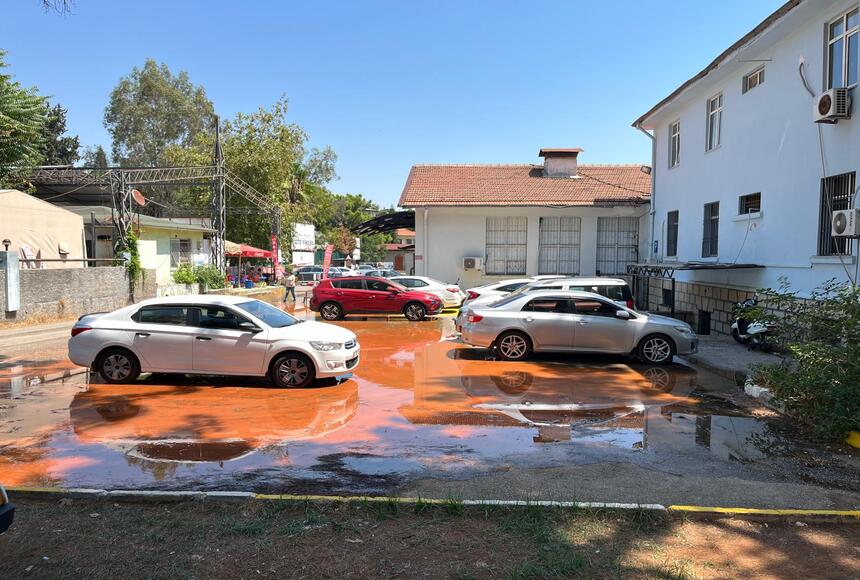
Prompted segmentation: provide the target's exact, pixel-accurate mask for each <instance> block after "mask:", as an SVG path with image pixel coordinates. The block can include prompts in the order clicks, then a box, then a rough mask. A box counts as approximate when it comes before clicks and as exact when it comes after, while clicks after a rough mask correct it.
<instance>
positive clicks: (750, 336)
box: [732, 296, 776, 350]
mask: <svg viewBox="0 0 860 580" xmlns="http://www.w3.org/2000/svg"><path fill="white" fill-rule="evenodd" d="M757 305H758V296H753V297H752V298H747V299H746V300H744V301H742V302H738V303H736V304H735V313H736V316H735V321H734V322H733V323H732V338H734V339H735V340H736V341H738V342H739V343H741V344H747V345H750V346H751V347H753V348H758V349H760V350H767V349H769V347H770V341H769V340H768V338H769V336H770V335H771V334H772V333H773V331H774V330H775V329H776V325H775V324H773V323H770V322H766V321H763V320H750V319H749V318H747V317H744V311H747V310H749V309H751V308H754V307H755V306H757Z"/></svg>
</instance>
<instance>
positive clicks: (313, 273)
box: [293, 266, 323, 283]
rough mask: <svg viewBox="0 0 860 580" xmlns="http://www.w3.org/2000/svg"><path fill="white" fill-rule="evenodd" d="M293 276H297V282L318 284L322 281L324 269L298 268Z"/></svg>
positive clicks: (316, 267)
mask: <svg viewBox="0 0 860 580" xmlns="http://www.w3.org/2000/svg"><path fill="white" fill-rule="evenodd" d="M293 274H295V276H296V280H298V281H299V282H303V283H308V282H316V281H317V280H322V274H323V269H322V266H302V267H301V268H296V269H295V271H294V272H293Z"/></svg>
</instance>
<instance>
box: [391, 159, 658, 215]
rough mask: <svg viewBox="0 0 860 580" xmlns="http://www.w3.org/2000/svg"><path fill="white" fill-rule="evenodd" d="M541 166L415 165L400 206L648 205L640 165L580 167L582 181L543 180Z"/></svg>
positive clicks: (647, 190)
mask: <svg viewBox="0 0 860 580" xmlns="http://www.w3.org/2000/svg"><path fill="white" fill-rule="evenodd" d="M542 170H543V167H542V166H540V165H414V166H412V170H411V171H410V172H409V178H408V179H407V180H406V185H405V186H404V188H403V193H402V194H401V195H400V203H399V205H400V206H402V207H416V206H428V205H454V206H469V205H471V206H487V205H497V206H498V205H518V206H532V205H536V206H591V205H626V204H638V203H645V202H646V201H647V200H648V198H649V197H650V194H651V176H650V175H647V174H646V173H644V172H643V171H642V170H641V166H640V165H579V167H578V169H577V177H543V175H542Z"/></svg>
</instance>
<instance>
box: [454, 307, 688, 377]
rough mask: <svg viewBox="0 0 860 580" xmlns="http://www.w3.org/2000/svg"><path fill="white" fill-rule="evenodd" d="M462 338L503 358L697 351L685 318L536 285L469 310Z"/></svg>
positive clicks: (645, 357) (660, 355)
mask: <svg viewBox="0 0 860 580" xmlns="http://www.w3.org/2000/svg"><path fill="white" fill-rule="evenodd" d="M462 340H463V342H465V343H466V344H471V345H473V346H481V347H492V348H493V349H495V351H496V352H497V353H498V355H499V356H500V357H501V358H502V359H505V360H523V359H525V358H527V357H528V356H529V355H530V354H531V353H532V352H548V351H559V352H601V353H610V354H634V355H635V356H637V357H638V358H639V359H641V360H642V361H644V362H646V363H651V364H665V363H669V362H671V361H672V357H673V356H674V355H675V354H689V353H693V352H696V350H697V349H698V346H699V339H698V337H696V335H695V334H694V333H693V329H692V328H691V327H690V325H689V324H687V323H685V322H682V321H680V320H675V319H674V318H668V317H665V316H658V315H654V314H643V313H638V312H634V311H633V310H631V309H629V308H625V307H623V306H619V305H618V304H616V303H615V302H613V301H612V300H609V299H608V298H605V297H604V296H601V295H599V294H595V293H593V292H573V291H564V290H538V291H535V292H525V293H523V294H518V295H512V296H509V297H507V298H505V299H503V300H500V301H498V302H496V303H493V304H491V305H487V306H482V307H478V308H475V309H473V310H471V311H470V313H469V315H468V318H467V320H466V322H465V324H463V326H462Z"/></svg>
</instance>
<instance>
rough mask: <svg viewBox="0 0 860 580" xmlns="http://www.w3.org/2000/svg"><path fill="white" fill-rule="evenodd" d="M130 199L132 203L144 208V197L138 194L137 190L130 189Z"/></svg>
mask: <svg viewBox="0 0 860 580" xmlns="http://www.w3.org/2000/svg"><path fill="white" fill-rule="evenodd" d="M131 198H132V199H133V200H134V202H135V203H136V204H137V205H139V206H140V207H143V206H145V205H146V198H145V197H143V194H142V193H140V192H139V191H138V190H136V189H132V190H131Z"/></svg>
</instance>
